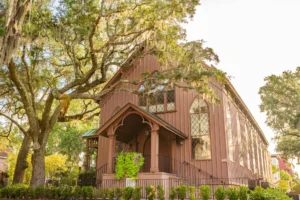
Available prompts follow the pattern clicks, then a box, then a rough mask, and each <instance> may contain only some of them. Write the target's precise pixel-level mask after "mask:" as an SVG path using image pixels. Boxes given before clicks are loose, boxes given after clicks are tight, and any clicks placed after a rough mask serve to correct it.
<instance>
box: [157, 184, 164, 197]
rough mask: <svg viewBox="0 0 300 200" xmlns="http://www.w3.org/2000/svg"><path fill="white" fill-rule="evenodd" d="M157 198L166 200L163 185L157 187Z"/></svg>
mask: <svg viewBox="0 0 300 200" xmlns="http://www.w3.org/2000/svg"><path fill="white" fill-rule="evenodd" d="M157 198H158V199H159V200H165V191H164V188H163V187H162V186H161V185H158V186H157Z"/></svg>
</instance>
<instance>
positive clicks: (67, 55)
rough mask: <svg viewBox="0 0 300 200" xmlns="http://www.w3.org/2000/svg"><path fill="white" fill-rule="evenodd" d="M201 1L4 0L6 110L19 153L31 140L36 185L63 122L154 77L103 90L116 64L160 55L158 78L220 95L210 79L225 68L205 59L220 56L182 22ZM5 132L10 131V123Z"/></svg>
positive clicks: (1, 91) (0, 79) (1, 78)
mask: <svg viewBox="0 0 300 200" xmlns="http://www.w3.org/2000/svg"><path fill="white" fill-rule="evenodd" d="M198 4H199V1H198V0H186V1H181V0H168V1H165V0H116V1H105V0H97V1H95V0H84V1H82V0H60V1H55V0H47V1H32V0H23V1H17V0H12V1H9V3H7V4H4V8H3V9H2V10H3V11H6V15H5V16H6V18H5V19H6V26H5V29H4V31H3V32H4V33H3V37H2V48H1V57H0V58H1V59H0V60H1V62H0V64H1V66H0V67H1V68H0V84H1V87H0V106H1V107H0V115H1V116H2V117H4V118H5V119H6V121H7V122H8V124H10V126H12V127H17V128H18V129H19V131H20V132H21V133H23V134H24V139H23V143H22V146H21V150H20V153H21V152H23V153H22V154H20V153H19V156H18V160H20V159H23V160H24V159H25V160H26V156H27V154H28V151H29V148H30V144H31V142H32V144H33V145H32V147H33V155H32V179H31V185H32V186H38V185H43V184H44V182H45V181H44V179H45V161H44V156H45V152H46V145H47V142H48V139H49V135H50V133H51V132H52V131H53V128H54V127H55V125H56V124H57V123H60V122H70V121H72V120H83V119H90V118H92V117H94V116H97V115H99V109H98V106H97V105H95V104H94V101H96V102H98V103H99V99H100V97H101V96H103V95H105V94H107V93H108V92H111V91H113V90H123V91H128V92H131V93H135V94H137V93H138V92H139V91H138V90H136V91H133V90H128V88H126V87H121V86H122V83H128V84H133V85H137V84H138V83H139V82H142V81H145V80H147V79H153V77H150V76H149V75H147V74H144V75H143V76H142V78H141V80H120V81H119V82H117V83H116V84H114V85H113V86H111V87H109V88H107V89H106V90H102V91H101V88H103V86H104V85H105V84H106V82H107V80H108V79H109V77H111V74H112V73H113V72H114V71H116V69H119V68H126V67H130V66H131V65H132V64H133V62H134V61H135V60H136V59H138V58H142V57H144V56H145V55H148V54H152V55H155V56H156V57H157V58H158V60H159V62H160V64H161V71H160V73H159V76H157V79H160V80H165V79H168V80H169V81H168V84H172V85H175V86H177V87H182V88H185V89H195V90H197V91H198V92H199V93H200V94H203V95H204V96H206V98H207V99H208V100H209V101H210V102H212V103H214V102H216V101H218V99H217V98H216V96H215V95H214V92H213V90H212V89H211V88H210V87H209V84H208V82H209V81H208V80H209V79H210V78H215V79H216V80H217V81H220V82H224V81H225V80H226V77H225V73H223V72H222V71H220V70H217V69H216V68H214V67H207V66H206V65H205V64H204V62H218V61H219V59H218V56H217V55H216V54H215V53H214V51H213V50H212V49H211V48H208V47H205V46H204V45H203V41H192V42H186V40H185V39H186V34H185V30H184V29H183V28H182V27H181V24H182V23H186V22H187V19H188V18H192V17H193V15H194V14H195V11H196V6H197V5H198ZM5 6H6V7H5ZM7 11H9V12H7ZM11 13H13V14H14V15H11ZM13 16H15V17H18V18H14V17H13ZM14 23H16V24H14ZM14 30H16V32H14ZM5 47H7V48H5ZM167 68H168V69H171V70H164V69H167ZM76 100H80V101H81V102H82V103H81V106H80V111H79V110H77V112H73V111H71V110H70V111H69V106H70V104H71V105H72V103H74V102H75V101H76ZM6 132H7V134H9V133H10V129H9V126H8V127H7V131H6ZM24 152H25V153H24ZM17 166H18V162H17ZM20 166H21V165H20ZM23 168H24V166H21V167H20V168H18V167H16V171H18V170H20V169H23Z"/></svg>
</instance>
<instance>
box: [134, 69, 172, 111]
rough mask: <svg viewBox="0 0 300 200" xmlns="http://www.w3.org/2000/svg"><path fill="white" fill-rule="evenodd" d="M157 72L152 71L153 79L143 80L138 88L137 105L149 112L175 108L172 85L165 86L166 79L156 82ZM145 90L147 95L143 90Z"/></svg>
mask: <svg viewBox="0 0 300 200" xmlns="http://www.w3.org/2000/svg"><path fill="white" fill-rule="evenodd" d="M157 73H158V72H154V73H153V77H154V79H153V80H150V81H145V82H144V83H143V84H142V85H141V86H140V88H139V92H142V94H140V95H139V102H138V105H139V106H140V107H141V108H143V109H146V110H149V112H152V113H158V112H166V111H172V110H175V92H174V87H171V86H166V85H167V84H166V83H168V80H163V81H162V83H158V82H157V80H156V79H155V77H156V76H157ZM146 91H147V95H146V94H145V93H143V92H146Z"/></svg>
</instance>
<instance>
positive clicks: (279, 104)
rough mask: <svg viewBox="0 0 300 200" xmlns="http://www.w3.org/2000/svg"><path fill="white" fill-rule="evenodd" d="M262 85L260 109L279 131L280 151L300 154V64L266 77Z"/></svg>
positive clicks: (291, 155)
mask: <svg viewBox="0 0 300 200" xmlns="http://www.w3.org/2000/svg"><path fill="white" fill-rule="evenodd" d="M265 81H266V84H265V85H264V86H262V87H261V88H260V91H259V94H260V97H261V100H262V103H261V105H260V109H261V111H262V112H266V115H267V120H266V123H267V125H268V126H270V127H271V128H272V129H273V130H274V131H275V133H276V137H275V140H276V141H277V151H279V152H282V153H284V154H286V155H287V156H289V157H295V156H296V157H300V142H299V141H300V140H299V139H300V104H299V102H300V67H297V68H296V69H295V71H290V70H288V71H284V72H283V73H282V74H281V75H271V76H268V77H266V78H265Z"/></svg>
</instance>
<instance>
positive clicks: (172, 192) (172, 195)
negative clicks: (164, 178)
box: [169, 186, 176, 200]
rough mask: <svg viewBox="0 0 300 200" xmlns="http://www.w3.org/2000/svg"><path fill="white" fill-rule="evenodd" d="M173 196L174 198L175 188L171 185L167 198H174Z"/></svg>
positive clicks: (172, 199)
mask: <svg viewBox="0 0 300 200" xmlns="http://www.w3.org/2000/svg"><path fill="white" fill-rule="evenodd" d="M175 198H176V191H175V188H174V187H173V186H172V187H171V188H170V194H169V199H171V200H174V199H175Z"/></svg>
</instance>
